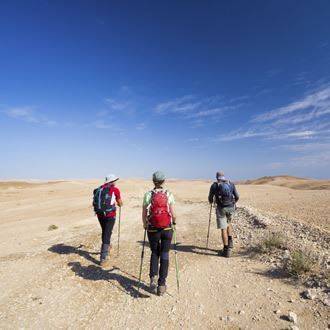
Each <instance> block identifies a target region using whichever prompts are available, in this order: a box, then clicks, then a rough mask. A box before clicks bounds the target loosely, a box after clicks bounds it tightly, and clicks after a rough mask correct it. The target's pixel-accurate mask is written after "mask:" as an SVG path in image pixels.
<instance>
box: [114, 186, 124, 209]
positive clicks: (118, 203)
mask: <svg viewBox="0 0 330 330" xmlns="http://www.w3.org/2000/svg"><path fill="white" fill-rule="evenodd" d="M115 197H116V202H117V205H118V206H119V207H122V206H123V201H122V199H121V196H120V191H119V189H118V188H117V189H116V190H115Z"/></svg>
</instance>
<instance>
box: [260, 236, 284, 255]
mask: <svg viewBox="0 0 330 330" xmlns="http://www.w3.org/2000/svg"><path fill="white" fill-rule="evenodd" d="M285 248H286V244H285V240H284V237H283V234H281V233H279V232H276V233H270V234H269V235H268V236H267V237H266V238H265V239H264V240H263V241H261V242H260V243H259V244H258V245H257V247H256V252H260V253H268V252H271V251H273V250H275V249H285Z"/></svg>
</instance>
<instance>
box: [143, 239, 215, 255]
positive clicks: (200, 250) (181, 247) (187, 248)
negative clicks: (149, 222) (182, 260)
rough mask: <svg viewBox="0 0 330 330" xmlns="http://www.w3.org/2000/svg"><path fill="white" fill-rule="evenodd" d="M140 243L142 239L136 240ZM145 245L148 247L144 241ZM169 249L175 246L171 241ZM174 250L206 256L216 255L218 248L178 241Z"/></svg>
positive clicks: (147, 243)
mask: <svg viewBox="0 0 330 330" xmlns="http://www.w3.org/2000/svg"><path fill="white" fill-rule="evenodd" d="M137 242H138V243H139V244H140V245H142V244H143V241H137ZM145 246H146V247H150V245H149V242H145ZM171 250H175V246H174V244H173V243H172V244H171ZM176 250H177V251H178V252H188V253H195V254H202V255H208V256H216V255H218V252H219V250H215V249H210V248H206V247H202V246H196V245H185V244H182V243H180V242H178V243H177V245H176Z"/></svg>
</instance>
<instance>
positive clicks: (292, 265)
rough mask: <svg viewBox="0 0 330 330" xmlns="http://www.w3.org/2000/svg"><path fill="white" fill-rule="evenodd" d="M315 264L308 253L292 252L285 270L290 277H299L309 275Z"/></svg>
mask: <svg viewBox="0 0 330 330" xmlns="http://www.w3.org/2000/svg"><path fill="white" fill-rule="evenodd" d="M315 265H316V263H315V261H314V260H313V258H312V256H311V254H310V253H308V252H303V251H301V250H297V251H293V252H292V253H291V258H290V260H288V262H287V265H286V268H287V271H288V273H289V274H290V275H291V276H295V277H299V276H300V275H303V274H306V273H310V272H311V271H312V270H313V268H314V267H315Z"/></svg>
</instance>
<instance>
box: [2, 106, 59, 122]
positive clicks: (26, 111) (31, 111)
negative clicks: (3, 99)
mask: <svg viewBox="0 0 330 330" xmlns="http://www.w3.org/2000/svg"><path fill="white" fill-rule="evenodd" d="M1 112H2V113H3V114H5V115H6V116H7V117H10V118H13V119H17V120H22V121H25V122H27V123H31V124H42V125H48V126H54V125H56V124H57V122H56V121H55V120H51V119H49V118H48V117H47V116H46V115H44V114H40V112H38V111H37V109H36V107H33V106H22V107H12V108H5V109H4V110H2V111H1Z"/></svg>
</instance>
